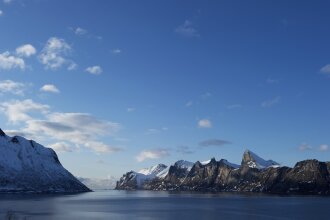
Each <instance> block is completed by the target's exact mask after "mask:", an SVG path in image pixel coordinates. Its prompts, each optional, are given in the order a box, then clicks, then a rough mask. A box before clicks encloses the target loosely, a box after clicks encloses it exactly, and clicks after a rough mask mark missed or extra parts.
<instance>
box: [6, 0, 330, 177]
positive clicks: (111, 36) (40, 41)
mask: <svg viewBox="0 0 330 220" xmlns="http://www.w3.org/2000/svg"><path fill="white" fill-rule="evenodd" d="M329 7H330V3H329V2H328V1H321V0H318V1H313V3H312V2H311V1H284V0H283V1H261V0H259V1H208V2H207V3H206V2H205V1H179V2H178V1H105V0H104V1H101V0H100V1H92V0H89V1H88V0H86V1H79V2H78V1H73V0H72V1H67V0H65V1H64V0H59V1H37V0H30V1H28V0H27V1H22V0H2V1H1V3H0V27H1V30H2V31H1V34H0V42H1V43H0V103H1V104H0V124H1V128H2V129H3V130H5V131H6V132H7V133H8V134H10V135H15V134H20V135H24V136H26V137H27V138H33V139H35V140H36V141H38V142H40V143H41V144H44V145H46V146H48V147H53V148H54V149H55V150H56V151H57V152H58V154H59V157H60V160H61V162H62V163H63V165H64V166H65V167H66V168H67V169H69V170H70V171H72V172H73V173H74V174H75V175H79V176H84V177H98V178H104V177H106V176H108V175H112V176H115V177H119V176H121V174H122V173H124V172H126V171H129V170H131V169H139V168H143V167H148V166H151V165H153V164H155V163H160V162H161V163H165V164H171V163H173V162H175V161H176V160H178V159H182V158H183V159H186V160H190V161H196V160H207V159H209V158H211V157H215V158H216V159H221V158H226V159H228V160H229V161H231V162H234V163H240V160H241V157H242V154H243V152H244V150H245V149H250V150H252V151H254V152H256V153H257V154H259V155H260V156H261V157H264V158H265V159H269V158H271V159H274V160H276V161H278V162H280V163H282V164H284V165H289V166H292V165H294V163H295V162H296V161H298V160H303V159H308V158H316V159H319V160H329V159H328V158H329V154H330V151H329V145H330V137H329V132H330V123H329V122H330V115H329V108H330V102H329V100H330V14H329V13H328V12H329Z"/></svg>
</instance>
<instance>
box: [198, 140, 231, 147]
mask: <svg viewBox="0 0 330 220" xmlns="http://www.w3.org/2000/svg"><path fill="white" fill-rule="evenodd" d="M227 144H231V142H230V141H226V140H221V139H209V140H205V141H202V142H200V143H199V144H198V145H199V146H200V147H211V146H215V147H222V146H224V145H227Z"/></svg>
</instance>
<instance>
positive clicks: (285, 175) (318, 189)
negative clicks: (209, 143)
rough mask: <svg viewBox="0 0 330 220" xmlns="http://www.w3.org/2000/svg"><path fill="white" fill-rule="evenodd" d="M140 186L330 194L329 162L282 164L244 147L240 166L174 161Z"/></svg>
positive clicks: (194, 189)
mask: <svg viewBox="0 0 330 220" xmlns="http://www.w3.org/2000/svg"><path fill="white" fill-rule="evenodd" d="M123 178H124V177H123ZM124 179H125V178H124ZM120 181H122V179H121V180H120ZM120 181H119V182H118V183H117V185H118V184H120ZM122 184H123V185H125V183H122ZM123 185H122V186H123ZM117 189H120V188H117ZM129 189H137V188H136V187H130V188H129ZM139 189H146V190H176V191H211V192H264V193H299V194H323V195H330V162H327V163H325V162H320V161H317V160H305V161H301V162H298V163H297V164H296V165H295V166H294V167H293V168H289V167H281V166H280V165H279V164H278V163H277V162H275V161H272V160H264V159H262V158H260V157H259V156H257V155H256V154H255V153H253V152H251V151H245V152H244V154H243V157H242V162H241V165H240V166H239V167H238V166H237V165H235V164H232V163H229V162H228V161H227V160H224V159H222V160H220V161H216V160H215V159H214V158H213V159H211V160H210V161H208V163H200V162H199V161H197V162H196V163H194V164H193V166H192V167H191V169H190V170H188V169H182V168H179V167H177V166H176V165H175V164H174V165H172V166H170V168H169V170H168V173H167V174H166V175H164V176H158V177H155V178H153V179H151V180H149V181H145V182H144V183H143V184H142V185H141V186H140V187H139Z"/></svg>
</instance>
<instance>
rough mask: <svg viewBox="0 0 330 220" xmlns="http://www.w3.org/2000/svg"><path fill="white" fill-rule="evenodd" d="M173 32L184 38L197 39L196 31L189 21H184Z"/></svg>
mask: <svg viewBox="0 0 330 220" xmlns="http://www.w3.org/2000/svg"><path fill="white" fill-rule="evenodd" d="M175 32H176V33H178V34H180V35H182V36H184V37H199V36H200V35H199V33H198V31H197V29H196V28H195V27H194V26H193V23H192V22H191V21H189V20H185V21H184V22H183V24H181V25H179V26H178V27H177V28H176V29H175Z"/></svg>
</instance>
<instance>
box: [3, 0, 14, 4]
mask: <svg viewBox="0 0 330 220" xmlns="http://www.w3.org/2000/svg"><path fill="white" fill-rule="evenodd" d="M12 2H13V0H3V3H5V4H10V3H12Z"/></svg>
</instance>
